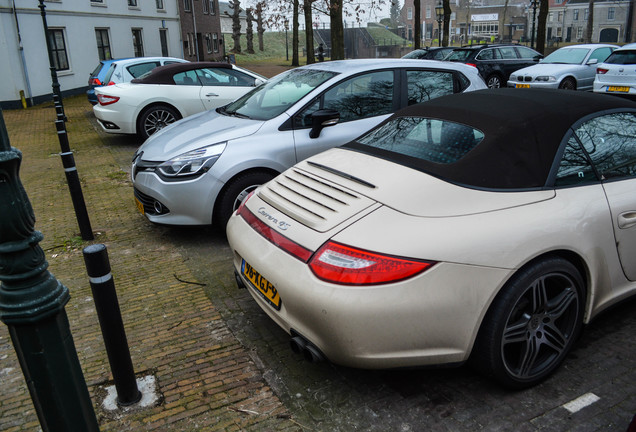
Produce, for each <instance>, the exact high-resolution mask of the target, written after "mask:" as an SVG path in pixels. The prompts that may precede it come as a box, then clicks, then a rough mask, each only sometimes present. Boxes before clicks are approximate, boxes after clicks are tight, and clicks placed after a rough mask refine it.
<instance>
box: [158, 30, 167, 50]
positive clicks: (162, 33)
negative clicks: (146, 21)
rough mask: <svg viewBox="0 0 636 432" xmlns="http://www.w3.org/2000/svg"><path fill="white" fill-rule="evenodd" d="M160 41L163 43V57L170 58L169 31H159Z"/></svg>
mask: <svg viewBox="0 0 636 432" xmlns="http://www.w3.org/2000/svg"><path fill="white" fill-rule="evenodd" d="M159 40H160V41H161V55H162V56H164V57H168V55H169V54H168V30H166V29H159Z"/></svg>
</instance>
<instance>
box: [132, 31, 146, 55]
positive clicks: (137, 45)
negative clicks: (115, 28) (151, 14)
mask: <svg viewBox="0 0 636 432" xmlns="http://www.w3.org/2000/svg"><path fill="white" fill-rule="evenodd" d="M132 42H133V51H134V53H135V57H143V56H144V41H143V39H142V38H141V29H132Z"/></svg>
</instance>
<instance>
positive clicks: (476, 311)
mask: <svg viewBox="0 0 636 432" xmlns="http://www.w3.org/2000/svg"><path fill="white" fill-rule="evenodd" d="M635 189H636V103H634V102H631V101H628V100H624V99H621V98H618V97H613V96H607V95H598V94H591V93H583V92H581V93H569V92H568V93H563V92H559V91H558V90H539V89H528V90H514V89H497V90H482V91H477V92H473V93H466V94H459V95H451V96H445V97H442V98H440V99H436V100H432V101H429V102H426V103H423V104H419V105H414V106H411V107H409V108H406V109H404V110H402V111H399V112H398V113H397V114H395V115H393V116H392V117H390V118H389V119H387V120H386V121H384V122H383V123H382V124H380V125H379V126H378V127H376V128H374V129H372V130H371V131H369V132H368V133H366V134H364V135H363V136H361V137H360V138H358V139H356V140H355V141H353V142H351V143H349V144H347V145H344V146H342V147H339V148H335V149H332V150H329V151H327V152H324V153H321V154H319V155H316V156H313V157H311V158H309V159H307V160H305V161H304V162H301V163H299V164H297V165H295V166H294V167H292V168H291V169H289V170H287V171H285V172H284V173H283V174H281V175H280V176H278V177H276V178H275V179H274V180H272V181H271V182H269V183H267V184H265V185H264V186H262V187H260V188H259V189H257V190H256V191H255V192H254V193H252V195H251V196H250V197H249V198H248V199H246V200H245V201H244V202H243V204H242V205H241V207H240V208H239V209H238V210H237V212H236V213H235V214H234V215H233V216H232V217H231V219H230V221H229V224H228V227H227V235H228V240H229V242H230V245H231V247H232V249H233V251H234V266H235V270H236V273H237V274H236V276H237V281H238V283H239V284H240V285H244V286H247V287H248V289H249V291H250V293H251V294H252V296H253V297H254V299H255V300H256V302H258V304H259V305H260V307H261V308H262V309H263V310H264V311H265V312H266V313H267V314H268V315H269V316H270V317H271V318H272V319H273V320H274V321H275V322H276V323H277V324H278V325H279V326H281V327H282V328H283V329H284V330H286V331H287V332H288V333H290V334H291V336H292V339H291V345H292V348H294V349H295V350H296V351H299V352H303V353H304V354H305V356H306V357H308V358H314V359H320V358H324V359H328V360H330V361H332V362H334V363H337V364H342V365H346V366H352V367H360V368H393V367H406V366H424V365H453V364H461V363H464V362H466V361H468V360H471V363H472V364H474V365H475V366H477V368H478V369H479V370H481V371H482V372H484V373H485V374H486V375H488V376H491V377H493V378H494V379H495V380H497V381H498V382H500V383H501V384H502V385H504V386H506V387H510V388H524V387H529V386H532V385H535V384H537V383H539V382H540V381H542V380H543V379H545V378H546V377H547V376H548V375H550V374H551V373H552V372H554V371H555V370H556V369H557V367H558V366H559V365H560V364H561V363H562V361H563V360H564V358H565V357H566V356H567V353H568V351H570V349H571V348H572V346H573V344H574V343H575V342H576V339H577V335H578V334H579V333H580V331H581V328H582V326H583V324H585V323H587V322H589V321H590V320H591V319H592V318H594V317H595V316H596V315H597V314H598V313H599V312H601V311H603V310H604V309H606V308H608V307H609V306H611V305H612V304H615V303H616V302H618V301H620V300H621V299H624V298H626V297H628V296H630V295H632V294H635V293H636V194H635V193H634V190H635Z"/></svg>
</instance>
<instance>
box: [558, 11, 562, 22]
mask: <svg viewBox="0 0 636 432" xmlns="http://www.w3.org/2000/svg"><path fill="white" fill-rule="evenodd" d="M557 21H558V22H562V21H563V12H559V13H558V15H557Z"/></svg>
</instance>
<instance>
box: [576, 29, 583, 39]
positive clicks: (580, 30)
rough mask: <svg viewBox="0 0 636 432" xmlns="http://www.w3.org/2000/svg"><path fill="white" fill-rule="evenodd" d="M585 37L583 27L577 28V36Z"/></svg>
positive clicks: (578, 37) (579, 37)
mask: <svg viewBox="0 0 636 432" xmlns="http://www.w3.org/2000/svg"><path fill="white" fill-rule="evenodd" d="M582 37H583V27H578V28H577V29H576V38H577V39H581V38H582Z"/></svg>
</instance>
